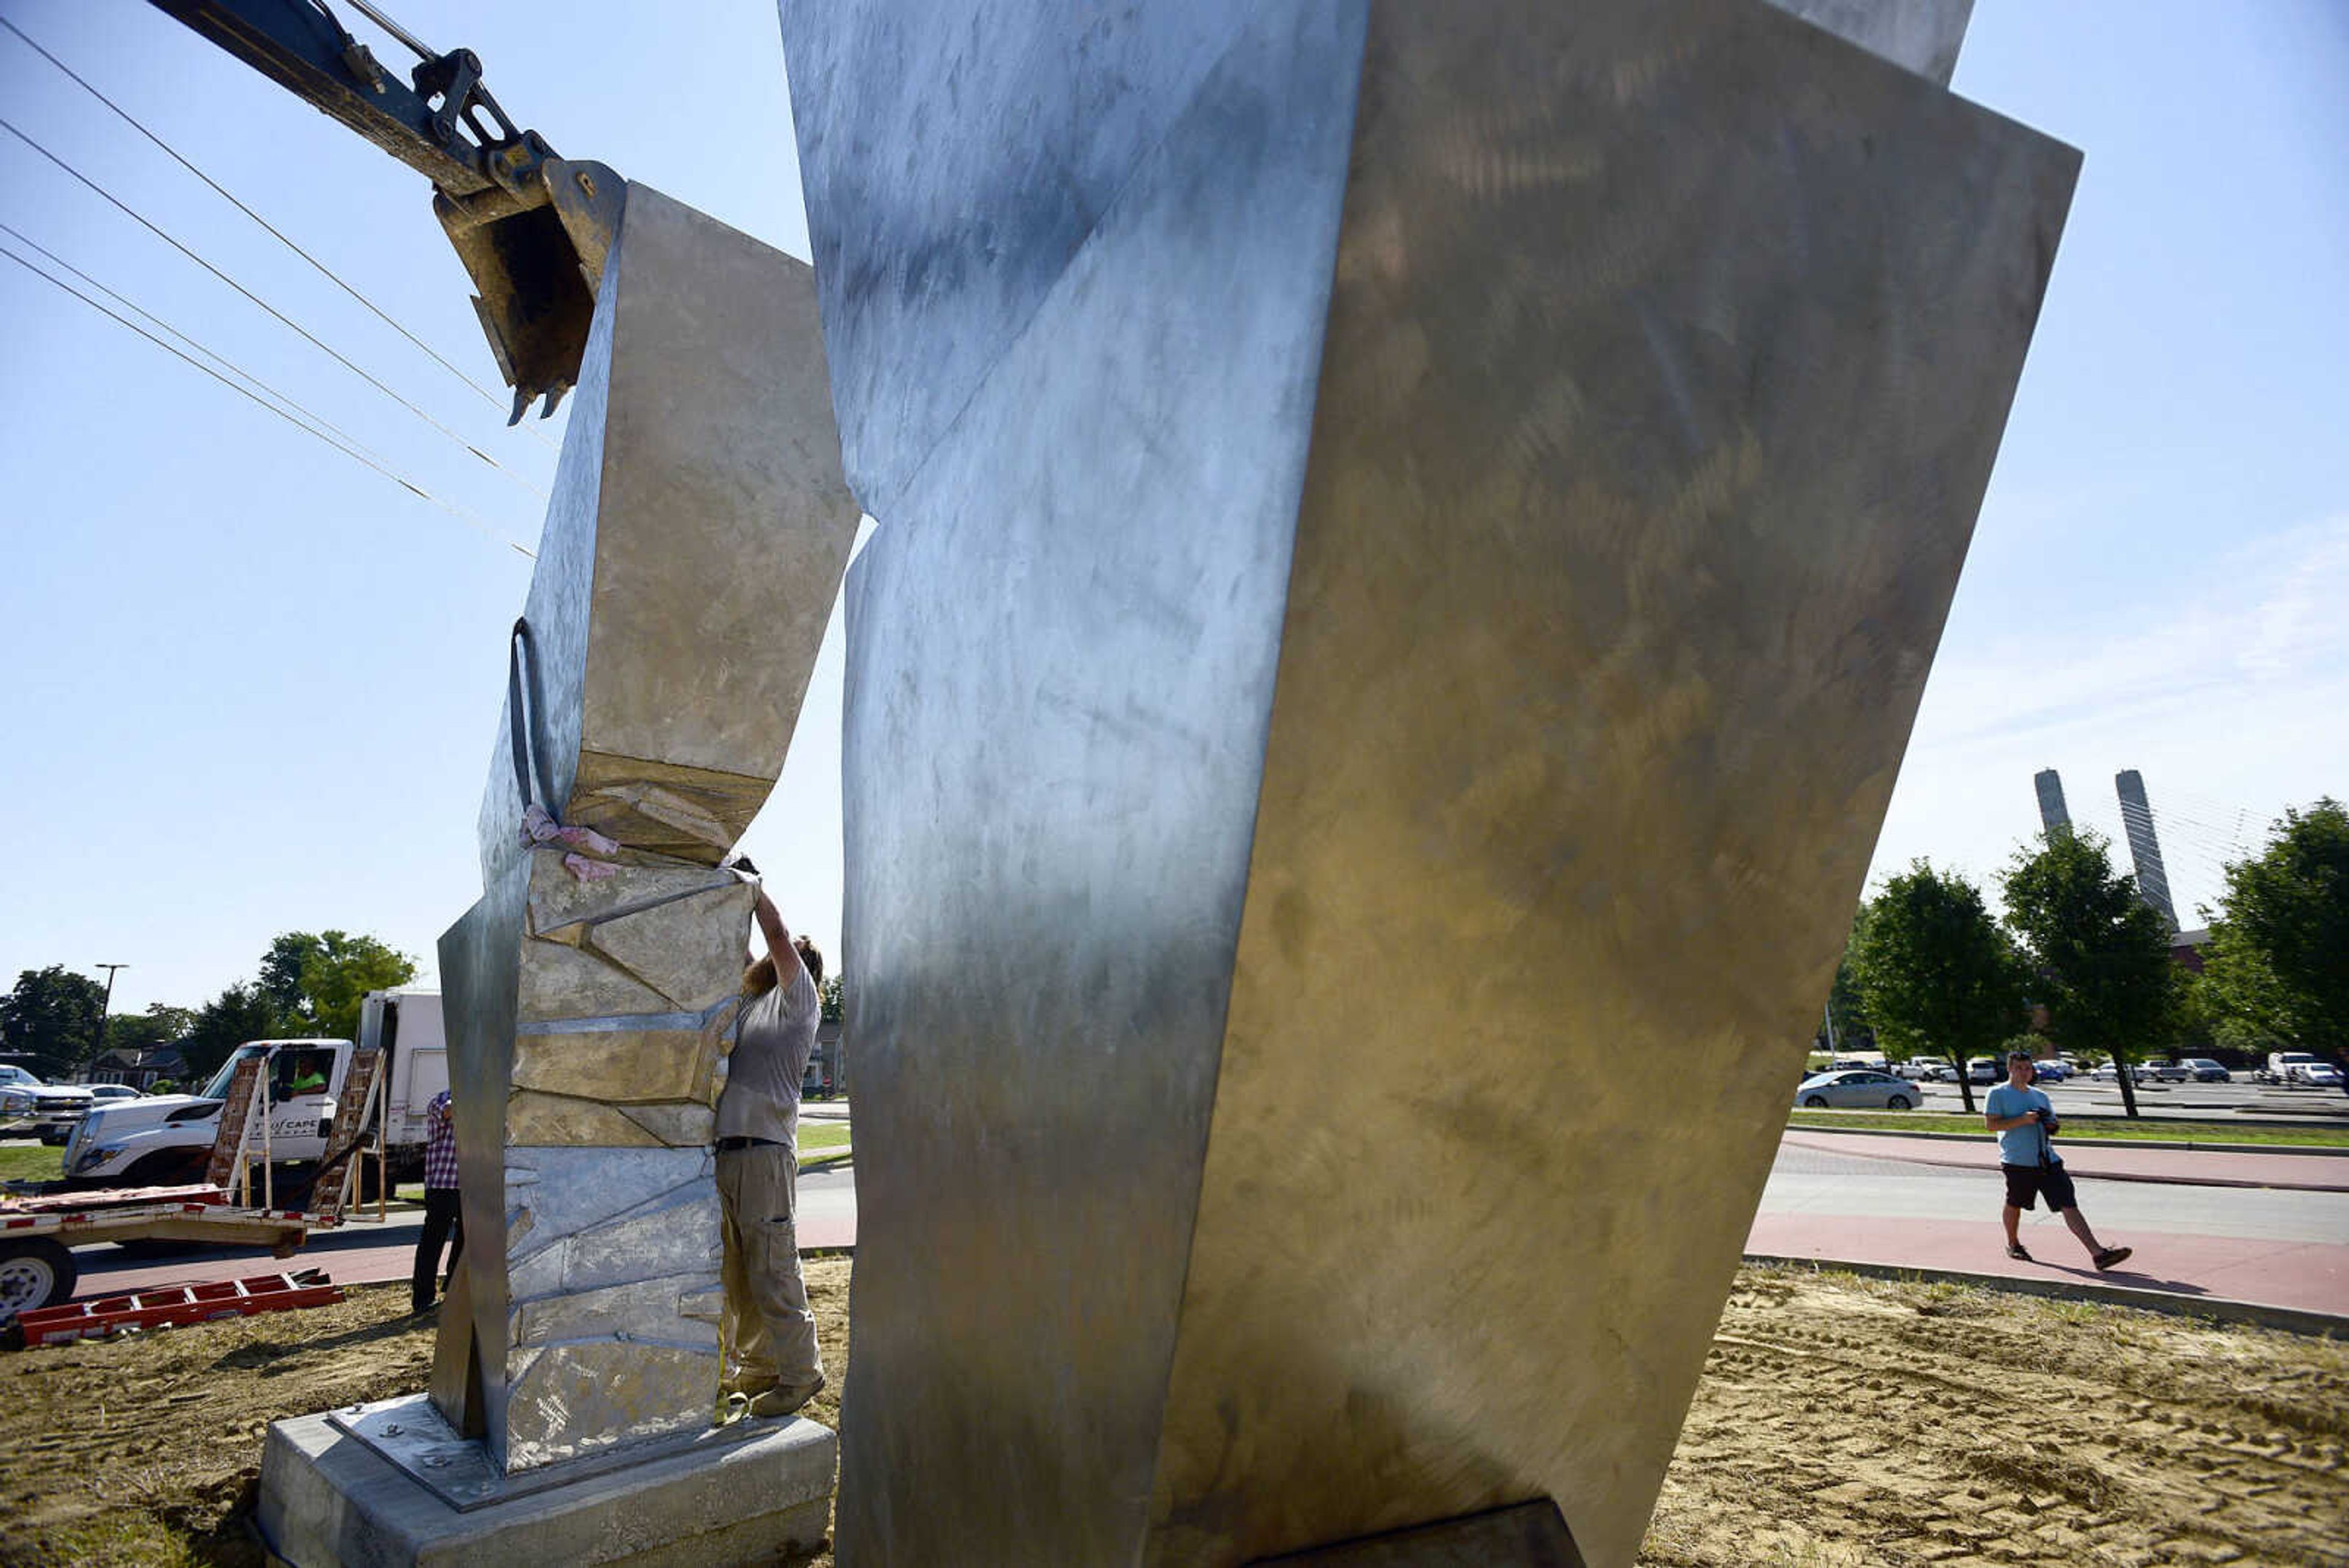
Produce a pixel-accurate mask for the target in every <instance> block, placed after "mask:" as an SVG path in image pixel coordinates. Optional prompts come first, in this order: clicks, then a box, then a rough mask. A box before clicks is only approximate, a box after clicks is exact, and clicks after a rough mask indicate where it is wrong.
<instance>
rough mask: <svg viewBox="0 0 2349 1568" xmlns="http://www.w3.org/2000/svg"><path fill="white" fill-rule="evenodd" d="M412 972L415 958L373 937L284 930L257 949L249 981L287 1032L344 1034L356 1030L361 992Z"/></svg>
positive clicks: (397, 980) (402, 981)
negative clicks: (254, 971) (253, 977)
mask: <svg viewBox="0 0 2349 1568" xmlns="http://www.w3.org/2000/svg"><path fill="white" fill-rule="evenodd" d="M415 978H416V961H415V960H413V959H411V958H409V956H408V955H407V954H406V953H402V952H398V951H395V950H392V949H391V948H388V947H386V946H385V945H384V944H383V943H382V942H380V941H378V940H376V939H375V938H373V937H368V936H353V935H351V934H350V933H349V932H347V931H286V932H285V933H283V934H282V935H280V936H278V937H277V938H276V939H275V940H273V941H271V942H270V944H269V949H268V950H267V951H266V952H264V953H263V954H262V955H261V969H260V971H259V977H258V978H257V979H256V980H254V982H253V987H254V990H255V991H256V992H259V993H260V995H261V996H262V998H263V999H264V1000H265V1001H266V1002H269V1004H270V1005H271V1006H273V1007H274V1008H276V1009H277V1010H278V1012H280V1013H281V1014H282V1015H283V1016H284V1017H285V1020H286V1021H287V1023H286V1027H287V1029H288V1030H290V1032H291V1033H296V1034H323V1035H332V1036H336V1037H339V1038H341V1039H346V1040H347V1039H350V1038H352V1037H353V1036H355V1035H356V1034H357V1033H358V1026H359V1001H360V999H361V998H362V997H364V996H366V995H367V992H370V991H379V990H383V989H385V988H387V987H389V986H395V985H405V984H407V983H408V982H409V981H411V980H414V979H415Z"/></svg>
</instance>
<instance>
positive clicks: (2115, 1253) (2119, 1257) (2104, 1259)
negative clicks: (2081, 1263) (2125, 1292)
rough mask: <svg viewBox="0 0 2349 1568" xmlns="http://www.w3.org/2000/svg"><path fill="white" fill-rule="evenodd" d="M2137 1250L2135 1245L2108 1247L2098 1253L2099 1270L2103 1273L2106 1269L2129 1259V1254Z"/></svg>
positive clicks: (2097, 1263) (2097, 1264)
mask: <svg viewBox="0 0 2349 1568" xmlns="http://www.w3.org/2000/svg"><path fill="white" fill-rule="evenodd" d="M2136 1250H2137V1249H2135V1248H2134V1247H2107V1248H2106V1249H2105V1250H2104V1251H2101V1252H2099V1253H2097V1254H2096V1270H2097V1272H2100V1273H2101V1272H2104V1271H2105V1270H2106V1269H2109V1268H2112V1267H2114V1266H2115V1265H2116V1264H2119V1263H2126V1262H2128V1260H2129V1254H2130V1253H2131V1252H2133V1251H2136Z"/></svg>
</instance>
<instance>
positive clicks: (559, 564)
mask: <svg viewBox="0 0 2349 1568" xmlns="http://www.w3.org/2000/svg"><path fill="white" fill-rule="evenodd" d="M857 515H858V514H857V510H856V505H855V503H854V500H853V499H852V498H851V496H850V495H849V493H848V490H847V487H846V485H845V483H844V482H843V477H842V473H841V468H840V458H839V449H838V444H837V437H836V434H835V432H834V427H833V421H832V412H831V406H830V390H829V387H828V385H827V381H826V377H825V372H824V360H823V337H822V333H821V330H820V327H819V326H818V322H817V319H816V306H815V287H814V280H813V278H812V275H811V274H810V272H809V270H808V268H807V267H806V266H805V265H803V264H802V263H799V262H796V261H793V260H792V258H790V257H789V256H786V255H783V254H780V253H779V252H776V251H774V250H772V249H771V248H770V247H768V246H766V245H764V244H760V243H759V242H757V241H755V240H753V239H751V238H750V237H749V236H748V235H745V234H740V233H738V232H737V231H735V230H733V229H730V228H729V227H727V226H726V225H725V224H723V223H719V222H717V221H716V220H715V219H712V218H710V217H709V216H707V215H706V214H704V213H698V212H696V211H694V210H693V209H691V208H688V207H686V206H684V205H682V204H680V203H678V202H674V201H672V200H670V199H669V198H667V197H666V196H664V195H662V194H661V193H660V192H657V191H654V190H651V189H648V188H647V187H645V186H642V185H632V186H630V187H628V191H627V196H626V206H625V208H624V210H623V213H622V216H621V220H620V226H619V235H618V240H617V243H616V245H615V246H614V248H613V250H612V253H611V255H610V258H609V259H608V261H607V262H606V264H605V272H604V276H603V279H602V282H601V285H600V286H599V287H598V289H597V293H596V305H595V325H594V328H593V330H592V333H591V335H590V337H589V341H588V347H587V353H586V358H585V364H584V365H583V367H582V371H581V375H580V380H579V389H578V394H577V397H576V398H575V399H574V401H573V404H572V412H571V425H570V429H569V431H568V433H567V435H566V436H565V439H564V450H563V460H562V465H561V467H560V469H559V470H558V472H557V473H556V479H555V494H554V501H553V504H551V505H550V506H549V508H548V513H547V522H546V529H545V532H544V534H543V536H542V538H541V540H540V547H539V555H538V566H537V568H536V571H535V572H534V573H533V577H532V581H531V591H530V597H529V600H528V603H527V606H526V607H525V611H524V617H523V620H524V627H525V628H526V636H524V637H523V639H522V641H521V645H520V647H519V648H518V650H517V654H516V657H515V659H514V663H513V671H512V680H511V684H510V690H509V692H508V698H507V706H506V711H505V713H504V715H503V716H502V722H501V723H500V726H499V729H498V735H497V742H496V744H495V747H494V753H495V754H494V756H493V758H492V764H491V768H490V780H489V785H488V788H487V790H486V791H485V793H484V795H483V799H482V805H481V828H480V837H481V867H482V877H483V883H484V888H485V890H484V894H483V897H482V898H481V902H480V903H478V904H476V905H475V906H474V907H473V909H471V911H470V912H469V913H467V914H466V916H465V917H464V918H463V919H461V920H460V921H459V922H458V923H457V924H456V925H455V926H454V927H453V928H451V929H450V931H449V932H448V934H447V935H445V936H444V937H442V939H441V940H440V969H441V974H442V977H443V985H444V988H445V1012H446V1016H447V1018H448V1021H449V1027H450V1044H451V1051H450V1060H451V1063H452V1077H453V1078H454V1080H455V1090H456V1097H457V1129H458V1144H459V1159H460V1166H461V1168H462V1189H463V1195H464V1197H463V1202H464V1215H465V1262H466V1268H465V1270H464V1271H463V1273H462V1275H461V1276H460V1277H461V1278H462V1279H463V1280H464V1282H465V1283H464V1285H463V1287H462V1289H461V1290H460V1292H459V1293H456V1294H454V1295H452V1298H451V1301H452V1308H451V1310H450V1311H449V1312H448V1313H446V1314H445V1315H444V1317H443V1320H442V1323H441V1329H440V1345H439V1354H438V1355H437V1357H436V1362H435V1366H434V1376H433V1396H434V1400H435V1403H436V1405H437V1406H438V1407H439V1408H440V1411H441V1412H442V1414H443V1415H444V1416H446V1417H448V1418H449V1419H450V1422H451V1424H452V1425H454V1426H456V1427H457V1428H459V1429H460V1431H465V1432H468V1433H472V1434H478V1435H479V1437H480V1438H481V1439H482V1441H483V1442H484V1443H485V1444H486V1448H487V1453H488V1457H489V1459H490V1460H491V1462H492V1464H493V1465H494V1467H495V1468H496V1469H497V1470H498V1471H500V1472H501V1473H502V1474H503V1475H504V1476H505V1477H506V1478H508V1480H512V1479H513V1478H516V1477H519V1476H523V1475H524V1474H526V1473H528V1472H533V1471H546V1470H549V1469H553V1468H554V1467H558V1466H561V1465H563V1464H564V1463H565V1462H567V1461H580V1460H600V1459H607V1458H608V1457H609V1456H612V1455H614V1454H616V1453H617V1452H619V1451H620V1450H623V1449H630V1448H641V1447H642V1446H644V1445H647V1444H650V1443H655V1442H659V1441H663V1440H669V1441H684V1440H688V1439H690V1438H693V1437H694V1436H695V1435H696V1434H697V1433H699V1432H702V1431H705V1430H706V1429H707V1428H709V1424H710V1421H711V1418H712V1415H713V1412H714V1411H715V1409H716V1407H717V1403H718V1391H719V1371H720V1368H719V1361H720V1355H721V1349H722V1347H721V1345H720V1342H719V1341H720V1333H719V1316H720V1313H719V1301H720V1292H719V1204H718V1195H717V1189H716V1186H715V1181H714V1171H713V1164H712V1157H711V1152H710V1133H711V1119H712V1118H711V1111H710V1103H711V1096H710V1089H711V1082H712V1078H713V1075H714V1073H715V1070H716V1067H717V1063H718V1059H719V1045H720V1038H721V1036H722V1034H723V1033H724V1032H725V1031H726V1030H727V1029H728V1028H729V1027H730V1025H731V1024H732V1023H733V1018H734V1012H735V1008H736V1001H737V997H738V993H739V986H740V977H741V972H742V962H743V951H744V940H745V937H746V935H747V933H748V930H749V919H750V889H749V888H747V887H745V886H744V885H743V884H742V883H740V881H739V880H737V878H736V877H734V875H733V873H731V872H730V871H726V870H721V869H719V868H718V864H717V863H718V862H719V859H720V858H721V857H724V856H725V855H726V853H727V852H728V851H729V850H730V848H732V846H733V845H734V841H735V839H736V838H737V837H738V836H740V833H741V831H742V829H743V828H744V827H745V826H748V825H749V823H750V818H751V817H752V816H753V815H755V814H756V813H757V811H758V810H759V807H760V805H761V803H762V802H764V800H765V799H766V795H767V792H768V790H769V789H770V788H771V787H772V785H773V784H774V781H775V778H776V775H777V774H778V773H779V772H780V770H781V766H782V763H783V758H784V753H785V752H786V750H787V749H788V747H789V744H790V742H791V737H792V730H793V727H794V725H795V723H796V722H797V718H798V713H799V708H800V702H801V700H802V696H803V694H804V693H805V691H806V690H807V683H808V678H809V673H810V670H812V666H813V664H814V661H815V651H816V647H817V644H818V642H819V641H820V640H821V639H822V637H823V628H824V624H825V622H826V620H827V618H829V616H830V613H831V610H832V607H833V602H834V598H835V597H836V592H837V587H838V584H839V581H840V576H841V571H842V568H843V566H844V564H845V563H846V560H847V556H848V550H849V545H850V543H851V542H852V540H853V539H854V535H855V530H856V522H857ZM532 806H536V807H537V808H538V810H537V812H535V813H533V812H531V811H530V809H529V808H530V807H532ZM558 825H561V826H563V827H564V828H566V829H567V830H568V831H567V832H564V833H558V832H556V831H555V829H556V827H557V826H558ZM533 829H534V831H533Z"/></svg>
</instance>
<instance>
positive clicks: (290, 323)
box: [0, 117, 546, 500]
mask: <svg viewBox="0 0 2349 1568" xmlns="http://www.w3.org/2000/svg"><path fill="white" fill-rule="evenodd" d="M0 130H5V131H6V132H8V134H9V135H11V136H14V137H15V138H16V140H19V141H21V142H23V143H24V144H25V145H26V146H27V147H29V148H31V149H32V150H33V151H36V152H37V153H39V154H40V155H41V156H42V157H44V158H46V159H47V160H48V161H50V162H52V163H54V164H56V165H57V167H58V168H60V169H62V170H64V171H66V172H67V174H70V175H72V176H73V177H74V178H75V179H76V180H78V181H79V182H81V183H82V184H84V185H86V186H88V188H89V189H90V190H92V191H94V192H97V193H98V195H99V196H101V197H103V198H104V199H105V200H106V201H107V202H109V204H110V205H112V206H113V207H114V208H116V209H117V210H118V211H119V212H120V213H123V214H124V215H125V216H126V217H129V218H130V219H132V220H133V221H135V222H136V223H139V225H140V227H142V228H144V229H146V230H147V232H148V233H150V234H153V235H154V236H155V237H156V238H157V239H160V240H161V241H162V242H163V243H164V244H168V245H170V246H171V248H172V249H173V250H175V251H178V252H179V253H180V254H181V255H183V256H186V257H187V258H188V259H189V260H190V261H191V262H194V263H195V264H196V265H198V266H200V267H202V268H203V269H204V270H205V271H206V272H208V273H210V274H212V275H213V276H214V277H216V278H218V279H220V280H221V281H222V283H224V284H226V285H228V286H230V287H231V288H233V289H234V290H236V291H237V293H239V294H241V295H243V296H244V297H245V298H247V299H249V300H251V301H253V303H254V304H255V305H257V306H260V307H261V308H262V309H264V310H265V311H267V312H268V313H269V314H270V315H271V316H274V317H276V318H277V319H278V320H279V321H281V322H284V323H285V325H286V326H287V327H292V328H293V329H294V330H295V332H296V333H298V334H300V335H301V337H303V338H304V339H305V341H307V342H308V343H310V344H311V345H312V346H313V347H315V348H317V349H318V350H319V351H320V352H322V353H324V354H326V356H327V357H328V358H332V359H333V360H334V361H335V362H336V364H338V365H340V366H342V367H343V368H344V369H347V370H348V371H350V372H351V374H353V375H354V376H357V378H358V379H360V380H362V381H365V382H366V383H367V385H368V386H370V387H373V388H374V389H376V390H377V391H378V392H381V393H382V394H383V395H384V396H385V397H387V398H389V399H390V400H392V401H393V402H395V403H398V405H399V406H400V407H401V408H403V409H406V410H408V411H409V413H411V414H414V415H415V416H416V417H417V418H418V419H419V420H422V421H424V422H425V423H426V424H428V425H430V426H431V427H432V428H433V429H434V430H436V431H440V433H441V434H442V435H445V436H447V437H448V438H449V439H450V441H455V442H456V443H457V444H458V445H459V446H461V447H463V448H464V449H465V450H466V451H467V452H471V453H472V454H473V455H474V456H475V457H478V458H480V459H481V461H482V462H486V463H488V464H489V465H490V466H491V467H492V468H494V469H496V470H497V471H498V472H500V473H502V474H504V475H505V476H506V477H507V478H508V479H511V480H512V481H513V482H514V483H516V484H519V485H521V486H522V487H523V489H525V490H528V491H530V492H531V493H533V494H534V495H537V496H538V497H540V498H541V499H542V500H543V499H544V498H545V495H546V492H544V491H543V490H541V489H539V488H538V486H536V485H534V484H533V483H531V482H530V481H529V480H527V479H524V478H523V476H522V475H520V474H518V473H516V472H513V471H512V469H510V468H508V467H506V465H505V464H503V463H502V462H499V461H498V460H497V459H496V458H494V457H492V456H491V455H490V454H489V453H488V452H483V451H482V450H481V448H480V447H477V446H475V445H474V444H473V443H472V442H471V441H467V440H466V439H465V438H464V437H463V436H460V435H459V434H458V433H457V432H456V431H452V430H450V428H449V427H448V426H447V425H444V424H442V423H441V422H440V421H439V420H436V419H434V418H433V417H432V416H431V415H430V414H428V413H426V412H425V411H424V410H422V409H419V408H418V407H417V406H416V405H415V404H414V403H411V402H409V400H407V399H406V398H403V397H401V396H400V395H399V394H398V392H395V391H393V390H392V389H390V388H389V387H387V386H385V385H384V384H383V383H382V382H381V381H378V380H377V379H375V378H374V377H373V376H370V375H368V374H367V372H366V371H365V370H362V369H359V368H358V367H357V365H355V364H353V363H352V362H351V361H350V360H349V359H347V358H345V357H344V356H343V355H342V354H340V353H339V352H337V351H336V349H334V348H331V347H330V346H328V345H327V344H326V343H325V342H323V341H321V340H320V339H319V337H317V336H316V334H315V333H313V332H311V331H310V330H309V329H308V328H307V327H304V326H303V325H302V324H301V323H300V322H298V321H295V319H294V318H293V317H290V316H288V315H286V314H285V312H284V311H282V310H280V309H278V308H277V307H276V306H274V305H272V304H270V303H269V302H268V301H267V300H265V299H264V298H262V297H261V296H259V295H257V294H255V293H254V292H253V290H251V289H249V288H247V287H245V286H244V285H243V284H241V283H239V282H237V281H236V279H234V278H233V277H231V276H229V275H228V274H226V273H224V272H222V271H221V269H220V268H218V267H216V266H214V265H212V263H210V262H208V261H206V260H205V259H204V258H203V257H202V256H200V255H198V254H196V253H195V252H194V251H193V250H191V249H190V248H189V247H188V246H187V245H185V244H181V242H180V241H179V240H177V239H175V238H173V237H172V236H171V234H167V233H165V232H164V230H163V229H162V228H161V227H160V226H159V225H157V224H156V223H153V222H152V221H150V219H148V218H147V217H146V216H145V215H143V214H142V213H139V212H138V211H137V210H136V209H134V208H132V207H131V206H130V204H129V203H128V202H124V201H123V200H122V199H121V198H119V197H118V196H116V195H115V194H114V193H113V192H110V191H109V190H108V189H106V187H105V186H103V185H100V184H99V183H98V182H97V181H95V180H93V179H91V178H90V177H89V176H88V175H87V174H85V173H83V172H82V171H80V170H78V169H77V168H75V167H74V166H73V165H72V164H70V163H68V162H67V161H65V160H64V159H62V158H60V157H58V156H57V154H56V153H54V152H52V151H49V150H48V149H47V148H46V147H44V146H42V145H41V144H40V143H39V142H38V141H36V140H33V138H32V137H30V136H28V135H26V133H25V132H24V130H21V129H20V128H19V127H18V126H17V125H16V122H15V121H13V120H10V119H6V118H5V117H0Z"/></svg>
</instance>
